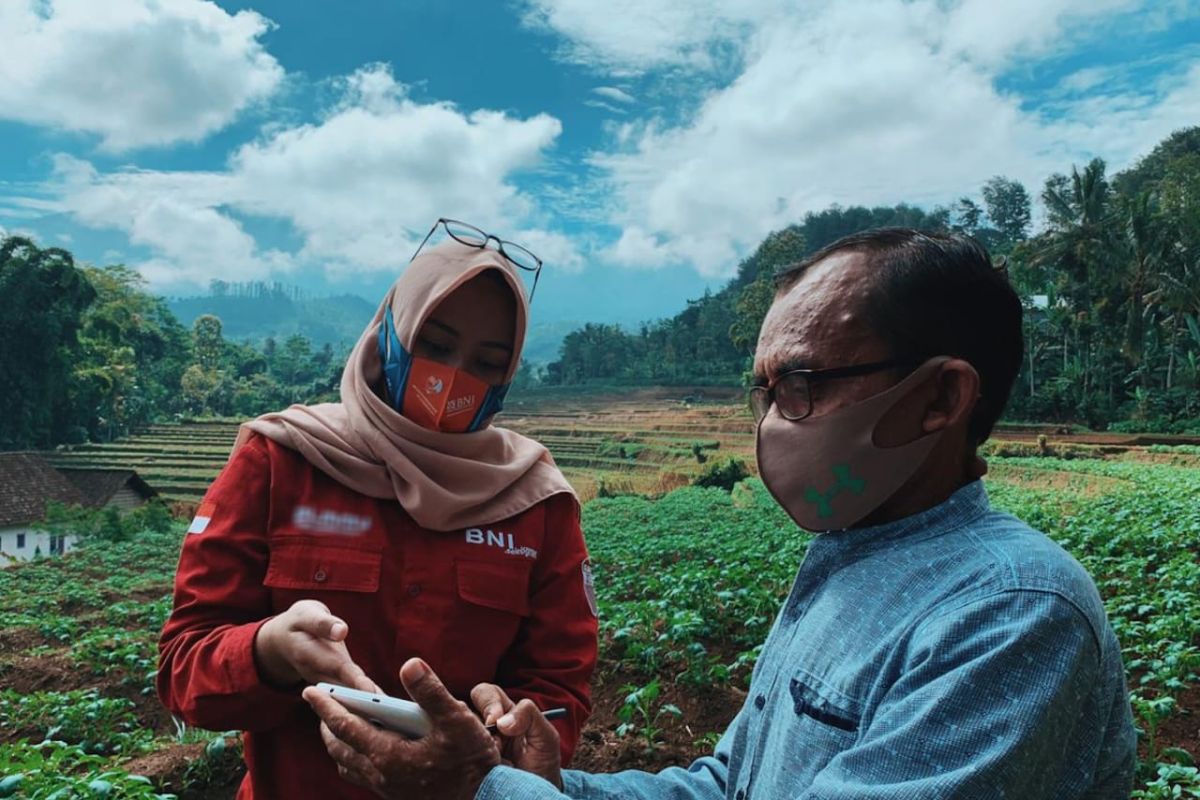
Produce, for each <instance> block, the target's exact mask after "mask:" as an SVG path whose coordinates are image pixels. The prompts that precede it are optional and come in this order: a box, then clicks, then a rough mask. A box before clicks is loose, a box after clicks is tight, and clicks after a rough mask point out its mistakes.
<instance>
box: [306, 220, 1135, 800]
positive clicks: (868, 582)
mask: <svg viewBox="0 0 1200 800" xmlns="http://www.w3.org/2000/svg"><path fill="white" fill-rule="evenodd" d="M1021 355H1022V340H1021V305H1020V302H1019V300H1018V298H1017V296H1016V294H1015V293H1014V292H1013V290H1012V288H1011V287H1010V286H1009V284H1008V281H1007V279H1006V277H1005V276H1004V275H1003V273H1002V272H999V271H997V270H995V269H993V268H992V265H991V262H990V259H989V257H988V255H987V253H986V251H985V250H984V249H983V248H982V247H980V246H979V245H978V244H977V243H976V242H974V241H973V240H971V239H968V238H966V237H961V236H950V235H942V234H923V233H919V232H917V231H912V230H906V229H883V230H877V231H869V232H866V233H863V234H856V235H854V236H851V237H847V238H846V239H842V240H840V241H838V242H835V243H834V244H832V245H830V246H828V247H826V248H824V249H823V250H821V251H819V252H818V253H816V254H815V255H814V256H812V257H810V258H808V259H806V260H805V261H804V262H802V263H800V264H798V265H796V266H795V267H792V268H791V269H789V270H787V271H786V272H785V273H783V275H782V276H781V277H780V281H779V288H778V291H777V294H776V297H775V300H774V303H773V304H772V306H771V309H770V311H769V313H768V315H767V317H766V319H765V320H764V323H763V328H762V332H761V334H760V338H759V343H758V349H757V352H756V356H755V365H754V370H755V379H756V386H755V387H754V388H753V389H752V390H751V405H752V407H753V408H754V411H755V416H756V418H757V419H758V441H757V456H758V464H759V473H760V475H761V477H762V479H763V481H764V483H765V484H766V486H767V488H768V489H769V490H770V491H771V493H772V495H773V496H774V497H775V499H776V500H777V501H779V503H780V504H781V505H782V506H783V507H784V508H785V509H786V510H787V511H788V513H789V514H790V516H791V517H792V518H793V519H794V520H795V521H796V522H797V524H799V525H801V526H802V527H804V528H806V529H809V530H812V531H816V532H818V533H819V534H820V535H818V536H816V537H815V538H814V539H813V541H812V543H811V544H810V545H809V548H808V552H807V553H806V555H805V558H804V561H803V563H802V564H801V566H800V570H799V573H798V574H797V576H796V580H795V583H794V585H793V586H792V590H791V593H790V594H789V596H788V598H787V601H786V602H785V604H784V607H783V609H782V610H781V612H780V614H779V617H778V618H777V619H776V621H775V625H774V627H773V628H772V630H771V633H770V635H769V636H768V638H767V642H766V644H765V646H764V648H763V651H762V655H761V657H760V658H759V661H758V663H757V665H756V667H755V670H754V674H753V676H752V678H751V682H750V691H749V694H748V695H747V700H746V704H745V705H744V706H743V707H742V709H741V710H740V711H739V713H738V715H737V717H736V718H735V719H734V721H733V722H732V723H731V724H730V726H729V728H728V730H726V732H725V734H724V736H723V737H722V739H721V741H720V742H719V743H718V745H717V747H716V750H715V752H714V753H713V755H712V756H709V757H705V758H701V759H698V760H697V761H696V762H694V763H693V764H692V765H691V766H690V767H689V768H687V769H682V768H671V769H667V770H664V771H662V772H660V773H658V774H649V773H644V772H638V771H628V772H621V773H616V774H612V775H591V774H587V773H583V772H578V771H572V770H561V769H560V766H559V763H558V746H557V739H556V734H555V732H554V729H553V727H552V726H551V725H550V724H549V723H547V722H545V721H544V720H543V719H542V718H541V716H540V714H539V713H538V712H537V709H536V708H534V706H533V704H532V703H530V702H529V701H523V702H522V703H520V704H517V705H515V706H514V705H513V704H512V702H511V701H510V700H509V699H508V698H507V697H505V696H504V694H503V692H502V691H500V689H499V688H498V687H495V686H492V685H487V684H485V685H481V686H479V687H476V689H475V691H474V692H473V693H472V700H473V702H474V704H475V706H476V708H477V709H478V710H479V711H480V713H481V714H482V715H483V716H484V718H485V719H486V720H489V721H490V720H493V719H498V727H499V730H500V732H501V734H502V736H503V742H502V744H503V746H504V748H505V749H504V755H505V756H506V758H507V760H508V761H509V762H510V765H509V764H504V765H502V764H501V754H500V751H499V750H498V749H497V747H496V746H495V744H494V743H493V741H492V740H491V739H490V738H489V736H488V735H487V733H486V732H485V731H484V729H483V727H482V725H481V724H480V722H479V720H478V718H477V717H476V716H475V715H474V714H473V713H472V712H471V711H470V709H468V708H467V706H466V705H465V704H463V703H459V702H458V701H455V700H454V699H453V698H451V697H450V696H449V695H448V694H446V692H445V690H444V688H442V686H441V684H440V682H439V681H438V679H437V677H436V676H435V675H433V674H432V672H431V671H429V669H428V667H427V666H426V665H424V664H423V663H422V662H419V661H416V660H414V661H410V662H409V663H408V664H406V665H405V666H404V668H403V669H402V670H401V678H402V680H403V681H404V683H405V686H406V687H407V688H408V689H409V691H410V693H411V695H412V696H413V698H414V699H415V700H417V701H418V702H419V703H421V705H422V706H424V707H425V708H426V710H427V711H429V712H430V714H431V715H432V716H433V717H434V724H435V731H434V733H433V734H432V735H431V736H429V737H427V738H426V739H422V740H419V741H405V740H403V739H401V738H400V737H397V736H395V735H393V734H388V733H386V732H383V731H378V730H375V729H373V728H372V727H371V726H370V725H368V724H366V723H364V722H363V721H362V720H360V719H358V718H356V717H353V716H352V715H349V714H348V713H346V712H345V711H344V710H342V709H341V708H340V707H337V705H336V704H335V703H333V702H332V701H330V700H329V699H328V698H326V697H323V696H320V695H319V694H315V693H313V692H312V691H311V690H308V691H306V694H305V696H306V698H308V699H309V701H310V703H312V705H313V707H314V709H315V710H316V711H317V713H318V714H320V715H321V716H322V718H323V719H324V721H325V725H324V727H323V735H324V737H325V742H326V746H327V748H328V750H329V752H330V754H331V755H332V756H333V757H334V759H335V760H337V761H338V763H339V765H340V768H341V771H342V774H343V776H344V777H346V778H347V779H348V780H351V781H353V782H356V783H359V784H361V785H366V786H370V787H372V788H373V789H375V790H376V791H377V793H379V794H380V795H381V796H384V797H401V796H418V797H438V798H452V799H453V798H472V797H474V798H477V799H478V800H526V799H528V800H543V799H544V800H554V799H556V798H563V797H570V798H580V799H586V800H600V799H601V798H606V799H607V798H613V799H614V800H615V799H616V798H644V800H659V799H661V800H667V798H671V799H673V800H674V799H678V800H684V799H687V800H701V799H703V800H717V799H718V798H727V800H750V798H760V799H761V800H777V799H779V800H782V799H783V798H787V799H788V800H801V799H803V800H818V799H819V798H820V799H827V800H900V799H901V798H912V800H926V799H927V798H967V799H969V800H990V799H991V798H1017V799H1019V800H1072V799H1074V798H1089V799H1093V798H1094V799H1096V800H1118V798H1126V797H1128V796H1129V793H1130V788H1131V782H1132V775H1133V770H1134V764H1135V750H1136V737H1135V733H1134V728H1133V720H1132V716H1131V713H1130V709H1129V702H1128V696H1127V692H1126V688H1125V680H1124V672H1123V669H1122V665H1121V659H1120V648H1119V646H1118V644H1117V641H1116V638H1115V636H1114V635H1113V632H1112V629H1111V627H1110V626H1109V624H1108V621H1107V619H1106V617H1105V613H1104V606H1103V604H1102V602H1101V599H1100V596H1099V594H1098V593H1097V591H1096V587H1095V585H1094V583H1093V582H1092V580H1091V578H1090V577H1089V576H1088V575H1087V573H1086V572H1085V571H1084V570H1083V568H1082V567H1081V566H1080V565H1079V564H1078V563H1077V562H1076V561H1075V560H1074V559H1073V558H1072V557H1071V556H1070V555H1068V554H1067V553H1066V552H1065V551H1064V550H1062V548H1060V547H1059V546H1058V545H1056V544H1055V543H1053V542H1052V541H1050V540H1049V539H1048V538H1046V537H1045V536H1044V535H1043V534H1041V533H1039V532H1037V531H1035V530H1033V529H1031V528H1030V527H1029V526H1027V525H1025V524H1024V523H1022V522H1021V521H1020V520H1018V519H1016V518H1014V517H1011V516H1009V515H1006V514H1002V513H1000V512H998V511H995V510H993V509H991V508H990V507H989V505H988V499H987V494H986V492H985V490H984V488H983V484H982V483H981V482H980V480H979V478H980V477H981V476H982V474H983V473H984V471H985V470H986V467H985V466H984V465H983V462H982V461H980V459H979V458H978V457H977V456H976V448H977V447H978V445H979V444H980V443H981V442H983V441H984V440H985V439H986V438H987V437H988V435H989V434H990V432H991V429H992V426H993V425H994V423H995V421H996V420H997V419H998V418H999V416H1000V414H1001V412H1002V411H1003V408H1004V405H1005V403H1006V402H1007V399H1008V394H1009V391H1010V389H1011V386H1012V383H1013V380H1014V379H1015V377H1016V374H1017V371H1018V369H1019V365H1020V362H1021Z"/></svg>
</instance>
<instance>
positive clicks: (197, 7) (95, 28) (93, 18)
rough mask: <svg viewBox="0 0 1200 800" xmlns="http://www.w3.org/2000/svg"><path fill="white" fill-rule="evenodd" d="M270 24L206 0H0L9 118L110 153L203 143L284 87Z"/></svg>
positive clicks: (1, 112) (1, 93) (1, 64)
mask: <svg viewBox="0 0 1200 800" xmlns="http://www.w3.org/2000/svg"><path fill="white" fill-rule="evenodd" d="M269 27H270V23H269V22H268V21H267V20H266V19H264V18H263V17H262V16H260V15H259V14H256V13H254V12H253V11H239V12H238V13H236V14H232V15H231V14H228V13H226V12H225V11H223V10H222V9H220V8H219V7H218V6H217V5H216V4H215V3H211V2H203V1H202V0H105V2H104V3H103V6H102V7H101V6H100V5H98V4H97V3H96V2H94V0H52V1H50V2H39V1H38V0H0V31H3V39H4V46H3V47H2V48H0V75H3V76H4V79H3V80H0V118H5V119H10V120H16V121H19V122H25V123H28V124H31V125H39V126H46V127H50V128H55V129H62V130H67V131H77V132H86V133H91V134H96V135H98V136H99V137H100V139H101V146H102V147H104V148H105V149H108V150H128V149H131V148H136V147H144V146H153V145H167V144H172V143H175V142H181V141H197V140H200V139H202V138H204V137H205V136H207V135H208V134H210V133H212V132H214V131H217V130H220V129H221V128H223V127H225V126H226V125H228V124H229V123H230V122H232V121H233V120H234V119H235V118H236V117H237V115H238V114H239V113H240V112H242V111H243V110H245V109H246V108H247V107H249V106H250V105H252V104H254V103H256V102H259V101H262V100H263V99H265V98H267V97H269V96H270V95H271V94H272V93H273V92H274V91H275V90H276V88H277V87H278V86H279V84H280V82H281V81H282V79H283V76H284V71H283V69H282V67H280V65H279V64H278V62H276V60H275V59H274V58H273V57H272V56H270V55H269V54H268V53H267V52H266V51H265V50H264V49H263V47H262V45H261V43H260V41H259V40H260V37H261V36H262V35H263V34H264V33H265V32H266V31H267V30H268V29H269Z"/></svg>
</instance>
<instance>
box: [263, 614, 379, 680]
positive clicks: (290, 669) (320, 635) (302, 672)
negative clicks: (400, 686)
mask: <svg viewBox="0 0 1200 800" xmlns="http://www.w3.org/2000/svg"><path fill="white" fill-rule="evenodd" d="M349 635H350V626H348V625H347V624H346V623H345V622H343V621H342V620H340V619H338V618H337V617H335V616H334V615H333V614H332V613H330V611H329V607H328V606H326V605H325V604H324V603H322V602H320V601H317V600H297V601H296V602H295V603H293V604H292V607H291V608H289V609H288V610H287V611H285V612H283V613H282V614H280V615H279V616H277V617H272V618H271V619H269V620H267V621H266V622H265V623H264V624H263V626H262V627H261V628H259V629H258V636H256V637H255V639H254V657H255V660H256V661H257V662H258V667H259V670H260V672H261V673H262V677H263V679H264V680H265V681H266V682H267V683H271V684H274V685H276V686H291V685H293V684H297V683H301V682H305V683H319V682H320V681H327V682H329V683H337V684H341V685H342V686H349V687H350V688H352V689H361V690H363V691H367V692H378V691H379V687H378V686H376V685H375V682H374V681H372V680H371V679H370V678H368V677H367V674H366V673H365V672H363V671H362V668H361V667H359V666H358V665H357V664H355V663H354V661H353V660H352V659H351V658H350V651H349V650H347V649H346V637H347V636H349Z"/></svg>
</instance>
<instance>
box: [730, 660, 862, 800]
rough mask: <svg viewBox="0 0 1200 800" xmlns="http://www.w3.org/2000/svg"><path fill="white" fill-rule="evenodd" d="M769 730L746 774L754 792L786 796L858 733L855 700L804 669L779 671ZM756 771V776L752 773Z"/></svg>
mask: <svg viewBox="0 0 1200 800" xmlns="http://www.w3.org/2000/svg"><path fill="white" fill-rule="evenodd" d="M768 712H769V714H770V717H771V718H770V719H769V720H765V722H766V724H767V726H768V730H769V733H768V734H767V737H766V740H765V741H764V742H763V744H762V748H761V750H759V752H758V758H757V759H756V760H757V761H758V762H759V764H758V767H757V769H751V770H749V772H750V773H751V775H750V776H749V777H748V778H747V780H750V781H751V782H752V783H753V792H752V793H751V794H752V796H753V797H756V798H760V797H761V798H766V797H790V796H792V795H795V794H798V793H799V792H800V791H801V790H802V789H803V788H804V787H806V786H808V785H809V784H811V783H812V781H813V778H814V777H815V776H816V775H817V773H818V772H820V771H821V770H823V769H825V767H826V766H828V764H829V762H830V761H832V760H833V759H834V758H835V757H836V756H837V755H838V754H839V753H841V752H843V751H845V750H848V749H850V748H851V747H852V746H853V745H854V743H855V742H856V741H857V739H858V728H859V724H860V722H861V719H862V716H861V714H860V713H858V710H857V704H855V703H854V702H853V701H851V700H850V699H849V698H846V697H843V696H841V695H840V694H839V693H837V692H836V691H834V690H833V689H831V688H830V687H828V686H826V685H824V684H823V683H822V682H821V681H819V680H817V679H816V678H814V677H812V676H810V675H808V674H807V673H804V672H796V673H793V674H791V675H790V677H789V676H788V675H786V674H785V675H781V676H780V686H779V690H778V691H777V692H776V693H775V698H774V702H773V704H772V705H771V706H770V707H768V708H767V709H766V711H765V712H764V713H768ZM755 776H757V777H755Z"/></svg>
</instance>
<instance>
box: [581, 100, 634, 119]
mask: <svg viewBox="0 0 1200 800" xmlns="http://www.w3.org/2000/svg"><path fill="white" fill-rule="evenodd" d="M583 104H584V105H585V106H587V107H588V108H603V109H604V110H605V111H608V112H609V113H612V114H620V115H622V116H625V115H626V114H628V113H629V111H628V110H626V109H624V108H619V107H617V106H614V105H613V104H612V103H606V102H604V101H603V100H584V101H583Z"/></svg>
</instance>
